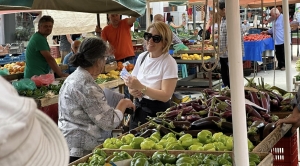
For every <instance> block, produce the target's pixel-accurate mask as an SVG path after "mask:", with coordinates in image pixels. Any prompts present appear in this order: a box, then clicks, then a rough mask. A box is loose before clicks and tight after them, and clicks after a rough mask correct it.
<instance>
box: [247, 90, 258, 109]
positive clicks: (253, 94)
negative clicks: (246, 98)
mask: <svg viewBox="0 0 300 166" xmlns="http://www.w3.org/2000/svg"><path fill="white" fill-rule="evenodd" d="M248 95H250V98H251V101H252V102H253V103H254V104H256V105H258V106H260V107H261V104H260V102H259V100H258V96H257V93H256V92H251V91H248Z"/></svg>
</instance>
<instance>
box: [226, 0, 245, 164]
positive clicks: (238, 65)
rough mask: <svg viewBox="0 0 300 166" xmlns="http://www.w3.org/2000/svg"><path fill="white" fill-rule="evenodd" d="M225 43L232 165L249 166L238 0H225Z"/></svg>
mask: <svg viewBox="0 0 300 166" xmlns="http://www.w3.org/2000/svg"><path fill="white" fill-rule="evenodd" d="M225 8H226V9H227V10H226V20H227V36H228V38H227V43H228V55H229V56H228V57H229V73H230V87H231V103H232V104H231V105H232V112H233V113H232V123H233V124H234V125H233V137H234V163H233V165H243V166H249V162H248V161H249V154H248V138H247V124H246V122H247V120H246V111H245V99H244V97H242V98H241V96H245V93H244V81H240V80H243V78H244V77H243V74H244V73H243V60H242V45H241V43H242V38H241V31H240V27H241V25H240V15H238V14H236V13H239V12H240V11H239V8H240V6H239V1H233V0H226V7H225Z"/></svg>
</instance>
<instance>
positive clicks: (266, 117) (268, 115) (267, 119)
mask: <svg viewBox="0 0 300 166" xmlns="http://www.w3.org/2000/svg"><path fill="white" fill-rule="evenodd" d="M259 113H260V114H261V116H262V117H263V118H264V120H265V121H267V122H268V121H269V120H270V118H271V115H270V114H268V113H266V112H263V111H260V112H259Z"/></svg>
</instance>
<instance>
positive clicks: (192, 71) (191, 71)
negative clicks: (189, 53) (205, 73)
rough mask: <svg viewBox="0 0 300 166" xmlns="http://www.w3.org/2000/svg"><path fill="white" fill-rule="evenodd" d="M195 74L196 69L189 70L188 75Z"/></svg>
mask: <svg viewBox="0 0 300 166" xmlns="http://www.w3.org/2000/svg"><path fill="white" fill-rule="evenodd" d="M196 73H197V67H191V68H189V75H192V74H196Z"/></svg>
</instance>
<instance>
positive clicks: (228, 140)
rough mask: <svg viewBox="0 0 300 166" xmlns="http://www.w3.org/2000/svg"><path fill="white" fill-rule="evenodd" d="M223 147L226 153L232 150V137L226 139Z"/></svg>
mask: <svg viewBox="0 0 300 166" xmlns="http://www.w3.org/2000/svg"><path fill="white" fill-rule="evenodd" d="M225 146H226V150H227V151H232V148H233V137H228V139H227V140H226V143H225Z"/></svg>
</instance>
